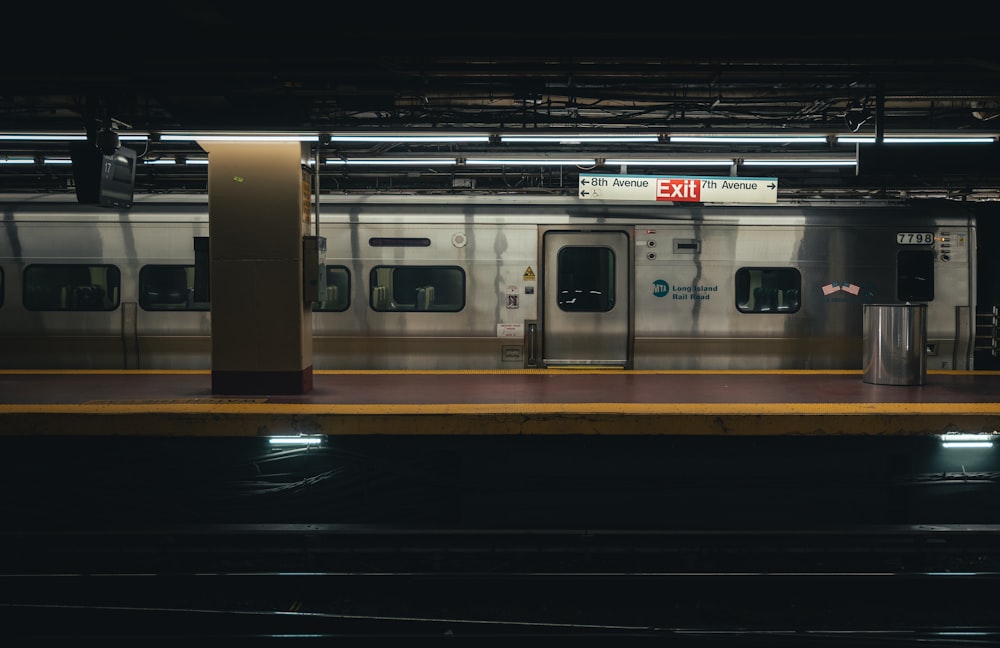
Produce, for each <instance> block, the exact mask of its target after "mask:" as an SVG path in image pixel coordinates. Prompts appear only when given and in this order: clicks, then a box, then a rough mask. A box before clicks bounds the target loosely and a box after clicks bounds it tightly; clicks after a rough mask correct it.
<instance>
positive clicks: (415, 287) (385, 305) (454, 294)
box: [369, 266, 465, 313]
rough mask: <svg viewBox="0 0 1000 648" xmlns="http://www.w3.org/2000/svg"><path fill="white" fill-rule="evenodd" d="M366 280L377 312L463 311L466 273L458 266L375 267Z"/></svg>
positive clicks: (372, 304)
mask: <svg viewBox="0 0 1000 648" xmlns="http://www.w3.org/2000/svg"><path fill="white" fill-rule="evenodd" d="M369 279H370V282H371V287H372V294H371V302H370V303H371V307H372V309H373V310H376V311H437V312H452V313H454V312H458V311H460V310H462V309H463V308H465V271H464V270H462V268H460V267H458V266H377V267H375V268H373V269H372V272H371V277H370V278H369Z"/></svg>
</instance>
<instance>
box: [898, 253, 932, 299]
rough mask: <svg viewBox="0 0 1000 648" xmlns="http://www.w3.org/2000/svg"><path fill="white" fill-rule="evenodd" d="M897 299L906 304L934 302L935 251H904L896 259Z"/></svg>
mask: <svg viewBox="0 0 1000 648" xmlns="http://www.w3.org/2000/svg"><path fill="white" fill-rule="evenodd" d="M896 297H897V298H898V299H899V301H904V302H929V301H934V252H933V250H902V251H900V252H899V255H898V256H897V257H896Z"/></svg>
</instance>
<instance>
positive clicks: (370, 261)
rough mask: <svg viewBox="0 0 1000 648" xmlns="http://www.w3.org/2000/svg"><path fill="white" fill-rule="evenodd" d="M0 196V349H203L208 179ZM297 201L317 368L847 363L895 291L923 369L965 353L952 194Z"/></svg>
mask: <svg viewBox="0 0 1000 648" xmlns="http://www.w3.org/2000/svg"><path fill="white" fill-rule="evenodd" d="M0 210H2V214H3V215H2V218H3V226H2V228H0V368H6V369H31V368H40V369H42V368H43V369H52V368H66V369H81V368H87V369H121V368H126V369H130V368H134V369H209V368H211V330H210V325H211V320H210V317H211V304H210V300H206V299H205V298H204V293H201V296H199V290H198V282H199V281H203V278H202V279H199V277H204V275H202V274H199V273H200V272H201V270H200V269H199V268H201V267H203V266H198V264H196V254H195V249H194V248H195V246H194V241H195V239H196V238H198V237H207V236H208V231H209V229H208V219H209V213H208V204H207V197H206V196H204V195H191V196H172V195H137V196H136V200H135V202H134V204H133V206H132V207H131V208H130V209H128V210H112V209H107V208H101V207H95V206H90V205H80V204H77V203H76V202H75V200H74V198H73V197H72V196H62V195H57V196H52V195H46V196H40V195H31V196H0ZM315 220H316V222H314V223H312V224H311V225H310V227H311V228H314V229H315V234H316V235H317V236H319V237H320V239H319V240H321V241H325V250H324V251H323V252H322V257H321V263H320V277H319V284H320V291H319V297H318V299H317V301H316V302H315V303H314V304H313V313H312V316H311V317H312V329H313V336H314V337H313V351H314V363H313V367H314V368H315V369H520V368H532V367H538V368H545V367H570V366H573V367H576V366H588V367H595V366H600V367H623V368H625V369H636V370H685V369H725V370H733V369H737V370H744V369H823V370H829V369H860V368H861V365H862V354H863V342H864V340H863V321H862V320H863V305H864V304H906V303H926V304H927V310H926V312H927V324H926V336H927V344H926V354H927V358H926V359H927V368H928V369H972V368H973V367H972V362H973V349H974V338H975V334H974V319H975V317H974V313H975V306H976V304H975V300H976V223H975V218H974V216H973V215H972V214H971V213H970V212H969V211H968V210H967V209H966V208H965V207H963V206H961V205H958V204H956V203H928V204H926V205H919V204H918V205H913V204H903V203H898V204H897V203H889V202H885V203H881V202H877V203H852V204H850V205H843V204H835V203H815V204H807V203H802V204H790V205H784V204H777V205H769V206H760V205H755V206H739V205H697V204H696V205H690V204H687V205H684V204H646V203H631V204H627V203H607V204H604V203H596V202H594V201H587V202H583V201H579V200H576V199H572V198H569V199H567V198H548V197H544V198H537V197H526V196H510V197H503V196H501V197H496V196H494V197H471V196H469V197H465V196H462V197H433V196H430V197H428V196H391V197H350V196H323V197H322V198H321V200H320V203H319V207H318V209H317V210H316V215H315ZM196 269H199V270H198V272H196Z"/></svg>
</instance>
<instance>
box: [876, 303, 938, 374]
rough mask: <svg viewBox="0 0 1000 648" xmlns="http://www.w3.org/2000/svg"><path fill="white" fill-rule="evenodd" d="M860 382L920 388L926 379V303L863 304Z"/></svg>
mask: <svg viewBox="0 0 1000 648" xmlns="http://www.w3.org/2000/svg"><path fill="white" fill-rule="evenodd" d="M862 367H863V368H864V375H863V378H862V379H863V380H864V381H865V382H866V383H873V384H876V385H923V384H924V381H925V380H926V379H927V304H864V353H863V358H862Z"/></svg>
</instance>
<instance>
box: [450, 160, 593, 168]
mask: <svg viewBox="0 0 1000 648" xmlns="http://www.w3.org/2000/svg"><path fill="white" fill-rule="evenodd" d="M465 163H466V164H468V165H477V166H497V165H501V166H594V165H595V164H597V160H595V159H594V158H466V160H465Z"/></svg>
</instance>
